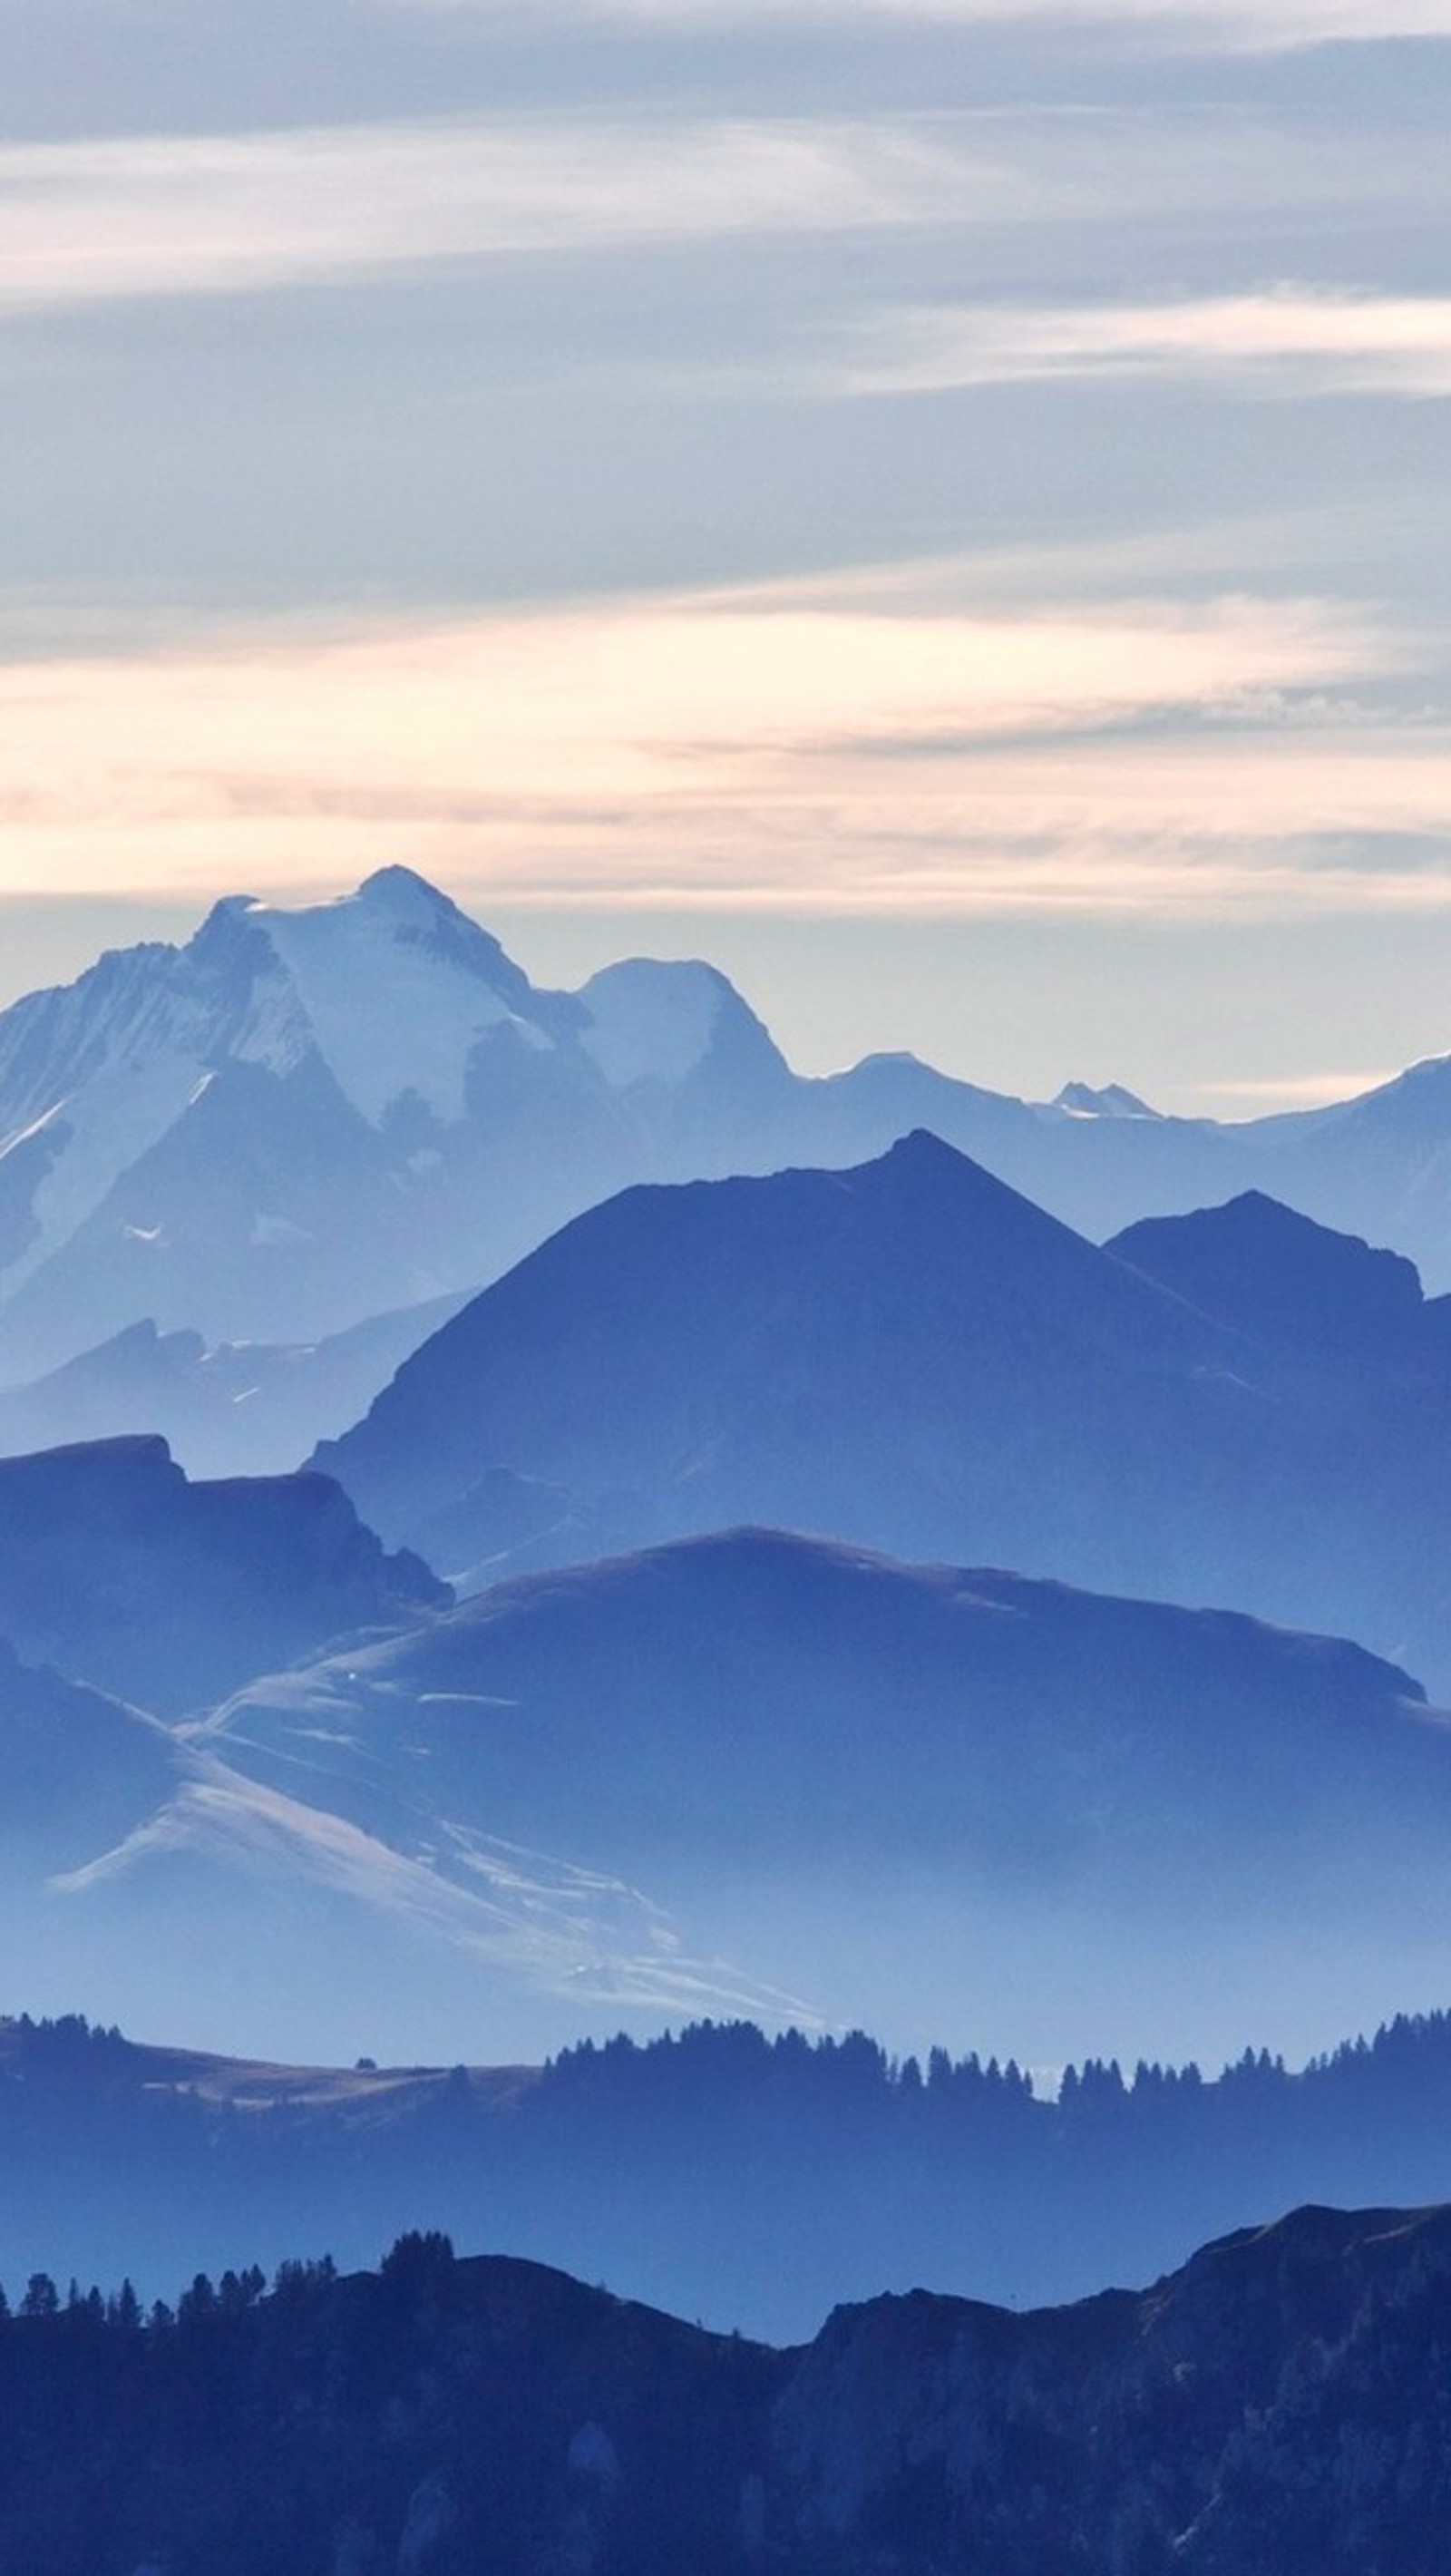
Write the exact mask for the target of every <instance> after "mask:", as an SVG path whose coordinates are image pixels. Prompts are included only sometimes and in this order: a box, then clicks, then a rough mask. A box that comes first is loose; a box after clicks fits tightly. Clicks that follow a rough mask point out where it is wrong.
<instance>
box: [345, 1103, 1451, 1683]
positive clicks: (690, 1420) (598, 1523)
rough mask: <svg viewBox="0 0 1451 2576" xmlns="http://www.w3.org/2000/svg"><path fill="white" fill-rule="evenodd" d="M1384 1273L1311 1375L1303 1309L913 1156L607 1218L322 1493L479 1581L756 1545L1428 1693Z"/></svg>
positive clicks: (505, 1286) (1449, 1447) (1419, 1537)
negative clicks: (1186, 1289) (1270, 1626)
mask: <svg viewBox="0 0 1451 2576" xmlns="http://www.w3.org/2000/svg"><path fill="white" fill-rule="evenodd" d="M1196 1222H1197V1221H1196ZM1286 1222H1287V1223H1288V1224H1290V1225H1292V1226H1294V1225H1296V1224H1297V1221H1295V1220H1286ZM1298 1230H1299V1233H1300V1234H1301V1235H1303V1236H1305V1237H1308V1238H1309V1239H1310V1241H1311V1243H1312V1245H1313V1243H1314V1242H1315V1240H1316V1238H1317V1229H1315V1228H1313V1227H1308V1226H1305V1225H1303V1223H1300V1224H1299V1229H1298ZM1320 1240H1321V1241H1322V1242H1323V1240H1324V1239H1323V1238H1320ZM1130 1248H1132V1247H1130ZM1352 1251H1353V1247H1352ZM1360 1257H1361V1260H1362V1261H1363V1263H1364V1264H1365V1265H1366V1266H1367V1267H1369V1268H1370V1269H1372V1270H1374V1257H1373V1256H1371V1255H1369V1254H1364V1253H1362V1254H1361V1256H1360ZM1309 1266H1310V1267H1311V1268H1313V1266H1314V1265H1313V1264H1310V1265H1309ZM1350 1266H1351V1267H1352V1268H1354V1262H1353V1261H1352V1263H1351V1265H1350ZM1205 1267H1206V1265H1204V1264H1202V1263H1201V1264H1200V1265H1199V1270H1198V1272H1196V1283H1197V1284H1198V1285H1200V1286H1202V1287H1205V1288H1206V1292H1207V1290H1209V1289H1212V1288H1213V1287H1214V1285H1215V1281H1214V1279H1213V1277H1212V1276H1210V1277H1208V1278H1207V1280H1206V1278H1205V1277H1204V1275H1203V1274H1204V1271H1205ZM1375 1275H1376V1277H1377V1278H1379V1277H1380V1276H1381V1273H1380V1272H1376V1273H1375ZM1390 1276H1391V1278H1392V1281H1393V1283H1394V1285H1393V1288H1392V1290H1391V1292H1390V1295H1391V1303H1392V1304H1393V1305H1394V1306H1395V1308H1396V1312H1397V1316H1398V1319H1399V1321H1398V1330H1397V1335H1396V1336H1395V1337H1394V1338H1393V1345H1392V1348H1391V1353H1390V1357H1389V1359H1388V1360H1387V1362H1386V1363H1385V1365H1380V1364H1379V1362H1378V1360H1377V1359H1376V1355H1375V1354H1376V1336H1375V1335H1374V1333H1368V1332H1367V1330H1366V1329H1365V1328H1364V1326H1363V1325H1362V1326H1361V1327H1360V1328H1359V1329H1360V1339H1359V1342H1358V1344H1357V1345H1356V1347H1357V1349H1358V1351H1359V1352H1360V1353H1362V1354H1366V1353H1368V1354H1369V1356H1368V1358H1367V1359H1366V1364H1365V1365H1364V1367H1363V1368H1362V1369H1361V1370H1359V1371H1358V1372H1357V1374H1356V1376H1355V1378H1354V1380H1353V1381H1351V1380H1348V1379H1347V1374H1346V1371H1345V1369H1344V1367H1343V1365H1342V1364H1341V1362H1340V1351H1339V1346H1337V1351H1336V1365H1335V1366H1334V1367H1333V1368H1332V1369H1329V1370H1328V1371H1327V1370H1325V1369H1322V1370H1320V1371H1319V1372H1314V1371H1311V1372H1308V1373H1307V1371H1306V1368H1305V1366H1304V1359H1303V1344H1304V1341H1305V1338H1306V1336H1305V1334H1302V1333H1301V1331H1300V1329H1299V1323H1298V1310H1297V1309H1296V1307H1295V1305H1294V1302H1293V1287H1294V1282H1293V1278H1292V1279H1291V1282H1290V1287H1289V1290H1288V1291H1287V1305H1286V1309H1285V1311H1284V1313H1283V1315H1282V1316H1281V1317H1280V1319H1279V1320H1277V1321H1276V1322H1275V1324H1274V1329H1273V1330H1272V1331H1266V1330H1265V1329H1264V1324H1265V1317H1264V1312H1263V1307H1264V1303H1265V1299H1264V1298H1263V1297H1262V1298H1261V1299H1260V1306H1259V1310H1258V1311H1248V1312H1247V1311H1245V1307H1244V1300H1243V1298H1242V1297H1240V1298H1239V1299H1238V1301H1237V1300H1236V1298H1234V1297H1231V1298H1230V1299H1229V1301H1228V1303H1229V1307H1230V1311H1229V1312H1228V1313H1227V1314H1226V1315H1224V1316H1223V1317H1221V1316H1220V1315H1219V1314H1218V1313H1217V1312H1207V1311H1205V1307H1204V1305H1203V1304H1201V1303H1199V1302H1192V1303H1191V1302H1190V1301H1189V1299H1188V1297H1187V1295H1186V1294H1181V1293H1179V1290H1178V1288H1177V1287H1171V1286H1168V1285H1162V1284H1160V1282H1159V1280H1158V1279H1157V1278H1154V1277H1150V1276H1149V1275H1147V1273H1146V1271H1145V1270H1144V1269H1143V1268H1140V1267H1138V1266H1133V1265H1131V1263H1130V1262H1129V1260H1128V1259H1127V1258H1124V1257H1122V1248H1120V1251H1119V1252H1115V1251H1106V1252H1101V1251H1098V1250H1096V1249H1095V1248H1094V1247H1093V1246H1092V1245H1091V1244H1088V1243H1086V1242H1084V1241H1083V1240H1082V1238H1081V1237H1079V1236H1076V1235H1074V1234H1072V1233H1071V1232H1070V1231H1069V1230H1068V1229H1067V1228H1066V1227H1064V1226H1062V1225H1060V1224H1058V1223H1057V1222H1056V1220H1055V1219H1053V1218H1051V1217H1049V1216H1046V1215H1045V1214H1043V1212H1042V1211H1041V1210H1039V1209H1037V1208H1035V1207H1033V1206H1031V1205H1030V1204H1029V1203H1028V1202H1027V1201H1026V1200H1023V1199H1021V1198H1019V1197H1017V1196H1016V1194H1015V1193H1014V1192H1012V1191H1010V1190H1008V1189H1006V1188H1004V1186H1003V1185H1002V1184H1001V1183H1000V1182H998V1181H995V1180H993V1179H992V1178H991V1177H990V1176H989V1175H988V1174H987V1173H985V1172H983V1171H981V1170H979V1169H978V1167H977V1166H976V1165H974V1164H972V1163H969V1162H968V1161H967V1160H966V1159H965V1158H964V1157H963V1156H961V1155H958V1154H956V1153H954V1152H953V1151H952V1150H951V1149H950V1148H949V1147H947V1146H944V1145H942V1144H940V1143H938V1142H937V1141H936V1140H935V1139H934V1138H932V1137H930V1136H925V1135H919V1136H914V1137H911V1138H909V1139H907V1140H906V1141H905V1142H904V1143H903V1144H901V1145H899V1146H896V1147H894V1148H893V1150H892V1151H891V1152H890V1153H889V1154H887V1155H886V1156H884V1157H883V1159H882V1160H881V1161H880V1162H878V1163H873V1164H868V1165H865V1166H863V1167H862V1168H861V1169H859V1170H856V1171H850V1172H785V1173H779V1174H777V1175H775V1176H774V1177H772V1178H770V1179H767V1180H738V1181H732V1182H727V1183H720V1184H714V1185H706V1184H701V1185H696V1186H693V1187H688V1188H683V1189H672V1190H643V1191H631V1192H627V1193H625V1194H624V1195H623V1196H622V1197H621V1198H619V1199H617V1200H614V1201H612V1202H611V1203H610V1204H609V1205H608V1206H606V1207H603V1208H600V1209H596V1210H594V1211H592V1212H591V1213H590V1214H589V1215H588V1216H586V1217H584V1218H581V1219H578V1220H577V1221H576V1222H575V1223H574V1224H573V1225H572V1226H569V1227H567V1228H566V1229H565V1230H564V1232H563V1233H562V1234H560V1235H558V1236H556V1237H555V1238H554V1240H553V1241H552V1242H551V1243H549V1244H547V1245H545V1246H544V1247H543V1248H542V1249H541V1251H539V1252H538V1253H536V1254H534V1255H533V1256H531V1258H530V1259H529V1260H528V1261H527V1262H524V1263H521V1265H520V1266H519V1268H518V1269H517V1270H516V1271H514V1272H512V1273H511V1274H510V1276H509V1277H508V1278H507V1279H504V1280H502V1281H500V1282H499V1283H498V1284H497V1285H496V1286H495V1287H494V1288H492V1289H489V1290H487V1291H486V1292H485V1293H484V1294H483V1295H482V1296H481V1297H479V1298H477V1299H475V1301H474V1303H473V1304H472V1305H471V1306H469V1307H466V1308H465V1309H464V1311H463V1312H462V1313H461V1314H460V1315H459V1316H457V1317H456V1318H455V1319H454V1321H453V1322H452V1323H451V1324H449V1325H448V1326H446V1327H445V1328H444V1330H443V1331H442V1332H441V1333H440V1334H438V1335H436V1336H435V1337H434V1339H433V1340H432V1341H431V1342H429V1343H426V1344H425V1345H424V1347H423V1349H422V1350H421V1351H419V1352H417V1353H416V1354H415V1355H414V1357H413V1358H412V1359H411V1360H410V1361H408V1362H407V1363H406V1364H405V1366H404V1367H403V1368H402V1369H401V1370H400V1372H399V1374H398V1376H397V1378H396V1379H395V1381H394V1382H393V1384H392V1386H391V1387H389V1388H388V1389H387V1390H385V1392H384V1393H383V1395H382V1396H380V1398H379V1399H378V1400H377V1402H376V1403H375V1404H374V1406H373V1408H372V1410H371V1412H370V1413H369V1415H368V1416H367V1418H366V1419H365V1420H364V1421H363V1422H362V1423H360V1424H359V1425H358V1426H357V1427H356V1429H355V1430H353V1431H352V1432H350V1433H348V1434H347V1435H346V1436H345V1438H344V1439H342V1440H341V1441H338V1442H335V1443H330V1444H327V1445H326V1446H325V1447H323V1448H322V1449H320V1450H319V1452H318V1453H317V1461H316V1463H317V1464H318V1465H320V1466H323V1467H325V1468H326V1469H327V1471H328V1472H329V1473H332V1474H336V1475H337V1476H338V1477H339V1479H340V1481H341V1482H343V1483H344V1484H345V1485H346V1487H347V1489H348V1490H349V1492H350V1493H352V1495H353V1496H354V1498H355V1500H356V1501H357V1504H358V1507H359V1509H360V1511H362V1512H363V1514H364V1516H365V1517H366V1518H368V1519H369V1520H370V1521H371V1522H373V1523H374V1525H375V1526H377V1527H379V1528H380V1529H382V1530H383V1531H384V1532H385V1534H386V1535H387V1536H388V1537H389V1538H390V1539H392V1540H399V1539H405V1540H406V1541H407V1542H408V1543H409V1544H410V1545H413V1546H416V1547H418V1548H419V1549H421V1551H422V1552H423V1553H424V1554H425V1555H430V1556H431V1558H432V1560H433V1561H434V1562H436V1563H440V1564H441V1565H443V1566H444V1567H445V1569H446V1570H447V1571H449V1572H450V1573H451V1574H453V1575H456V1576H457V1577H458V1578H459V1579H461V1580H463V1581H465V1582H469V1581H478V1580H481V1579H486V1578H487V1577H488V1576H489V1575H490V1574H495V1573H497V1572H498V1571H500V1570H501V1566H502V1565H504V1564H506V1563H512V1564H514V1565H525V1564H528V1563H530V1562H531V1561H532V1562H534V1563H550V1562H554V1563H563V1562H567V1561H568V1560H569V1559H571V1558H578V1557H581V1556H584V1555H588V1554H591V1553H595V1552H599V1551H601V1550H603V1549H606V1548H618V1547H623V1546H634V1545H640V1544H648V1543H652V1542H655V1541H658V1540H660V1539H667V1538H672V1537H676V1536H680V1535H684V1534H685V1533H687V1532H691V1531H703V1530H707V1529H709V1528H711V1527H720V1526H725V1525H729V1524H730V1523H732V1522H738V1521H754V1522H765V1523H773V1524H778V1525H782V1526H788V1527H793V1528H797V1529H806V1530H812V1531H818V1532H823V1533H828V1534H831V1535H835V1536H840V1537H845V1538H850V1539H852V1540H857V1541H861V1542H863V1543H865V1544H867V1545H871V1546H878V1547H883V1548H886V1549H889V1550H890V1551H892V1552H893V1553H895V1554H898V1555H902V1556H916V1557H939V1558H941V1557H946V1558H948V1559H950V1560H951V1561H953V1562H957V1563H963V1562H974V1563H997V1564H1007V1565H1013V1566H1018V1567H1021V1568H1024V1569H1026V1570H1027V1571H1029V1572H1032V1573H1034V1574H1049V1575H1056V1576H1060V1577H1062V1578H1064V1579H1066V1580H1068V1581H1071V1582H1074V1583H1081V1584H1086V1585H1090V1586H1092V1587H1094V1588H1096V1589H1100V1590H1106V1591H1122V1592H1135V1593H1148V1594H1152V1595H1154V1596H1156V1597H1160V1598H1167V1599H1178V1600H1187V1601H1218V1602H1225V1603H1229V1604H1232V1605H1233V1606H1235V1607H1237V1608H1244V1609H1247V1610H1250V1611H1253V1612H1254V1613H1255V1614H1256V1615H1257V1616H1261V1617H1268V1618H1273V1619H1276V1620H1283V1621H1285V1622H1287V1623H1289V1624H1292V1625H1295V1626H1303V1627H1314V1628H1322V1629H1326V1630H1329V1631H1331V1632H1342V1633H1351V1634H1354V1635H1356V1636H1359V1637H1361V1638H1363V1639H1364V1640H1366V1641H1367V1642H1368V1643H1370V1644H1371V1645H1373V1646H1374V1647H1376V1648H1377V1650H1379V1651H1383V1652H1387V1653H1392V1654H1394V1655H1396V1657H1397V1658H1398V1660H1402V1661H1407V1662H1409V1663H1410V1664H1411V1665H1412V1668H1413V1669H1416V1670H1418V1671H1420V1672H1421V1673H1422V1674H1423V1676H1424V1677H1425V1678H1426V1679H1427V1680H1428V1681H1429V1682H1431V1683H1432V1685H1433V1686H1434V1687H1438V1688H1439V1687H1442V1686H1443V1685H1451V1649H1448V1644H1447V1638H1446V1635H1445V1633H1444V1632H1445V1622H1446V1602H1445V1598H1444V1596H1445V1590H1446V1586H1445V1580H1444V1567H1445V1565H1446V1562H1447V1549H1448V1544H1451V1439H1448V1437H1447V1431H1448V1428H1451V1424H1448V1412H1451V1401H1448V1381H1447V1377H1446V1372H1445V1369H1444V1367H1443V1365H1442V1361H1441V1357H1440V1343H1439V1342H1438V1341H1437V1339H1436V1334H1435V1331H1434V1328H1433V1326H1432V1324H1431V1323H1429V1322H1428V1323H1427V1324H1426V1327H1425V1337H1426V1348H1427V1352H1428V1354H1431V1353H1432V1351H1433V1345H1434V1354H1433V1356H1430V1357H1428V1358H1427V1361H1426V1364H1425V1366H1421V1365H1420V1364H1419V1363H1418V1365H1417V1367H1416V1368H1414V1369H1413V1370H1411V1371H1410V1372H1409V1374H1408V1372H1407V1368H1406V1365H1405V1359H1404V1349H1403V1345H1404V1343H1405V1339H1406V1327H1405V1316H1404V1314H1403V1313H1402V1309H1403V1308H1404V1309H1405V1310H1406V1312H1410V1313H1412V1314H1414V1313H1416V1312H1420V1313H1422V1314H1423V1315H1424V1314H1425V1313H1427V1312H1429V1311H1430V1310H1422V1309H1420V1308H1419V1307H1418V1305H1417V1300H1416V1292H1415V1288H1414V1280H1413V1277H1410V1276H1408V1274H1407V1273H1406V1272H1405V1271H1404V1270H1403V1268H1401V1267H1399V1266H1397V1265H1395V1264H1392V1265H1391V1272H1390ZM1317 1296H1318V1297H1319V1304H1318V1305H1317V1306H1312V1308H1311V1311H1310V1317H1309V1323H1308V1324H1307V1331H1309V1330H1311V1329H1313V1330H1314V1331H1319V1332H1321V1333H1322V1335H1323V1329H1324V1326H1323V1314H1322V1311H1321V1310H1322V1309H1323V1307H1324V1305H1325V1303H1326V1298H1325V1295H1324V1294H1323V1293H1322V1292H1321V1291H1320V1290H1319V1289H1318V1288H1317ZM1251 1303H1252V1304H1253V1301H1251ZM1329 1303H1330V1305H1331V1307H1332V1309H1333V1308H1334V1307H1335V1303H1336V1301H1335V1298H1334V1296H1333V1295H1332V1296H1330V1298H1329ZM1344 1329H1345V1330H1346V1331H1348V1332H1350V1333H1351V1334H1352V1337H1353V1336H1354V1333H1355V1331H1356V1329H1357V1328H1356V1326H1355V1322H1354V1318H1353V1317H1352V1318H1351V1320H1350V1321H1349V1322H1348V1323H1347V1324H1346V1326H1345V1328H1344ZM501 1487H502V1489H503V1490H505V1491H507V1493H508V1495H509V1498H510V1504H511V1515H512V1516H511V1518H510V1520H509V1521H508V1522H507V1524H505V1523H503V1522H501V1518H500V1512H499V1496H500V1492H501ZM526 1504H532V1506H533V1508H532V1516H531V1515H530V1514H529V1513H527V1512H526V1511H525V1505H526ZM521 1523H522V1525H521Z"/></svg>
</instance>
